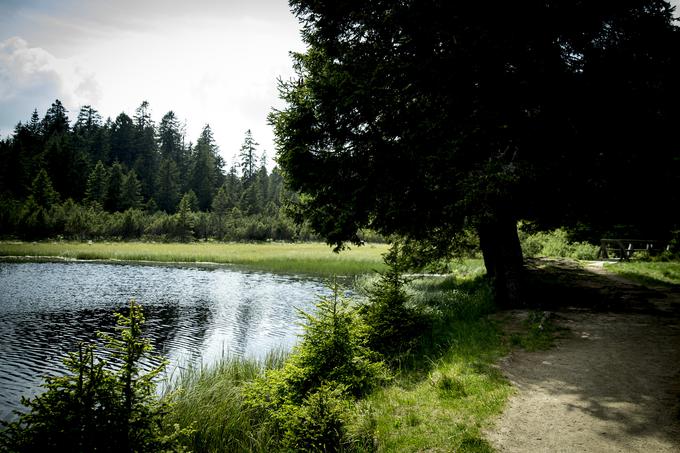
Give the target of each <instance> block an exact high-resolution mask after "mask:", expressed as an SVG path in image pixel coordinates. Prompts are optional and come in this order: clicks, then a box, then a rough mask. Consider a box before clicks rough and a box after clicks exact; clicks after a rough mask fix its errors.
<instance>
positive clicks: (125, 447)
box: [0, 301, 189, 452]
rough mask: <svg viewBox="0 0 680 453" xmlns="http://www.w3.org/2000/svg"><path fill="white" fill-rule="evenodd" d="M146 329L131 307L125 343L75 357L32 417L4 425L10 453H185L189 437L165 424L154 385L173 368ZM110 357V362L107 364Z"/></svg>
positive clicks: (2, 441)
mask: <svg viewBox="0 0 680 453" xmlns="http://www.w3.org/2000/svg"><path fill="white" fill-rule="evenodd" d="M143 324H144V316H143V314H142V309H141V307H140V306H139V305H137V304H136V303H135V302H134V301H131V302H130V306H129V316H127V317H126V316H123V315H118V327H117V328H118V331H119V333H120V335H119V336H118V337H114V336H110V335H101V338H102V339H103V341H104V348H105V351H104V353H100V352H99V351H98V350H97V348H96V347H95V346H94V345H92V344H81V346H80V348H79V350H78V352H77V353H70V354H68V355H67V356H66V358H65V359H64V360H63V362H64V365H65V366H66V368H67V370H68V372H69V373H68V374H67V375H65V376H58V377H48V378H46V382H45V384H44V387H45V388H46V391H45V392H44V393H43V394H41V395H38V396H37V397H35V398H34V399H32V400H29V399H24V400H23V401H22V403H23V404H24V405H25V406H27V407H28V408H29V409H30V411H29V412H25V413H19V412H18V413H17V415H18V416H19V419H18V420H17V421H16V422H13V423H3V424H5V425H6V429H5V430H4V431H2V432H1V433H0V447H3V451H9V452H34V451H35V452H42V451H63V452H71V451H73V452H75V451H103V452H109V451H110V452H120V451H139V452H142V451H144V452H155V451H184V448H183V447H182V446H181V444H180V439H181V438H182V437H184V436H186V435H188V434H189V430H188V429H179V427H178V426H175V427H173V428H172V429H168V428H167V427H165V426H164V423H163V417H164V415H165V414H166V413H167V411H168V410H169V403H168V402H167V401H160V400H159V399H158V397H157V396H156V393H155V384H154V379H155V378H156V377H157V376H158V375H159V373H161V372H162V371H163V370H164V368H165V366H166V362H165V361H164V360H160V359H159V358H158V357H155V356H152V355H150V353H151V350H152V348H151V345H150V343H149V340H148V339H145V338H143V337H142V326H143ZM106 353H108V356H110V357H111V359H104V358H102V357H103V356H106ZM159 360H160V365H158V366H156V367H154V368H153V369H151V370H150V371H147V372H145V371H143V369H142V368H141V365H140V364H141V362H142V361H151V362H153V361H156V362H158V361H159Z"/></svg>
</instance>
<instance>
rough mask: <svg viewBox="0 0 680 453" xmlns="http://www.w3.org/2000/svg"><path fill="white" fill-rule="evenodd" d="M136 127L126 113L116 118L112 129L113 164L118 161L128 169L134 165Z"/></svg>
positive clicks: (111, 157)
mask: <svg viewBox="0 0 680 453" xmlns="http://www.w3.org/2000/svg"><path fill="white" fill-rule="evenodd" d="M134 149H135V127H134V123H133V122H132V119H131V118H130V117H129V116H127V115H126V114H125V113H121V114H120V115H118V116H117V117H116V121H115V122H114V123H113V125H112V128H111V156H110V159H111V161H112V162H115V161H118V162H120V163H121V164H123V165H125V166H126V167H127V168H132V165H133V163H134Z"/></svg>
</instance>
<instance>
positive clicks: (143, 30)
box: [0, 0, 680, 166]
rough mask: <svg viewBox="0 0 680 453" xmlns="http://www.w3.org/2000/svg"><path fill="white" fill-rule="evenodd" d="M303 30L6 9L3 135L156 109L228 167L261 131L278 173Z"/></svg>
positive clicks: (177, 8)
mask: <svg viewBox="0 0 680 453" xmlns="http://www.w3.org/2000/svg"><path fill="white" fill-rule="evenodd" d="M671 3H673V4H674V5H675V6H676V16H678V15H680V6H679V5H680V0H672V1H671ZM299 30H300V26H299V24H298V22H297V19H296V18H295V17H294V16H293V15H292V14H291V13H290V11H289V8H288V3H287V0H240V1H238V0H0V137H7V136H8V135H10V134H11V133H12V131H13V129H14V126H15V125H16V124H17V123H18V122H19V121H27V120H28V119H29V118H30V116H31V113H32V112H33V109H38V113H39V114H40V116H41V117H42V116H43V115H44V113H45V111H46V110H47V108H48V107H49V106H50V104H51V103H52V102H53V101H54V100H55V99H60V100H61V101H62V103H64V105H65V106H66V108H67V109H68V110H69V112H70V113H69V115H70V118H71V120H74V119H75V118H76V116H77V114H78V110H79V109H80V107H81V106H82V105H92V106H93V107H94V108H96V109H97V110H98V111H99V112H100V113H101V114H102V116H103V117H104V118H107V117H111V118H112V119H115V117H116V116H117V115H118V114H119V113H121V112H125V113H127V114H128V115H130V116H133V115H134V111H135V109H136V108H137V107H138V106H139V105H140V104H141V103H142V102H143V101H145V100H146V101H148V102H149V104H150V107H151V112H152V117H153V119H154V120H155V121H156V122H157V123H158V122H159V121H160V119H161V117H162V116H163V115H164V114H165V113H167V112H168V111H169V110H173V111H174V112H175V113H176V115H177V116H178V117H179V118H180V119H182V120H183V121H185V123H186V136H187V140H189V141H196V138H197V137H198V136H199V133H200V131H201V130H202V128H203V127H204V125H205V124H210V127H211V128H212V130H213V132H214V136H215V139H216V142H217V144H218V146H219V147H220V150H221V153H222V156H223V157H224V158H225V160H226V161H227V162H228V163H231V162H232V158H233V156H234V155H235V154H236V153H238V151H239V149H240V147H241V144H242V143H243V138H244V135H245V131H246V130H247V129H251V130H252V133H253V137H254V138H255V140H256V141H257V142H258V143H259V144H260V146H259V151H260V152H261V151H267V154H268V156H269V158H270V166H271V162H272V158H273V157H274V155H275V149H274V145H273V133H272V130H271V127H270V126H269V125H267V120H266V117H267V114H268V113H269V112H270V111H271V109H272V107H282V106H283V104H282V102H281V101H280V100H279V99H278V91H277V82H276V80H277V78H279V77H281V78H283V79H288V78H290V77H292V75H293V71H292V64H291V59H290V56H289V52H290V51H302V50H303V49H304V45H303V43H302V40H301V38H300V32H299Z"/></svg>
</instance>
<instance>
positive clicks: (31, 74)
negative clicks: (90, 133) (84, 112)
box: [0, 36, 101, 136]
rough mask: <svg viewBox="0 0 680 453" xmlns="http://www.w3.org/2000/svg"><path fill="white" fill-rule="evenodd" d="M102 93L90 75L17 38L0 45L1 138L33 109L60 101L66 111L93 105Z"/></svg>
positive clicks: (78, 67)
mask: <svg viewBox="0 0 680 453" xmlns="http://www.w3.org/2000/svg"><path fill="white" fill-rule="evenodd" d="M100 92H101V89H100V87H99V84H98V82H97V80H96V79H95V77H94V75H93V74H92V73H91V72H88V71H86V70H85V69H84V68H82V67H81V66H80V65H79V64H77V63H75V62H73V61H68V60H64V59H59V58H57V57H55V56H54V55H52V54H51V53H50V52H48V51H47V50H45V49H43V48H40V47H31V46H29V44H28V43H27V42H26V41H25V40H24V39H22V38H20V37H17V36H15V37H11V38H9V39H6V40H5V41H2V42H0V135H3V136H5V135H8V134H9V133H10V132H11V131H12V130H13V128H14V126H15V125H16V123H17V122H18V121H21V120H27V119H28V118H29V117H30V115H31V112H32V111H33V109H34V108H37V109H38V111H39V112H44V111H45V110H46V108H47V107H48V106H49V105H50V104H51V103H52V102H53V101H54V100H55V99H60V100H61V101H62V102H63V103H64V105H65V106H66V107H67V108H68V109H72V110H74V109H77V108H78V107H79V106H81V105H83V104H96V103H97V101H99V99H100Z"/></svg>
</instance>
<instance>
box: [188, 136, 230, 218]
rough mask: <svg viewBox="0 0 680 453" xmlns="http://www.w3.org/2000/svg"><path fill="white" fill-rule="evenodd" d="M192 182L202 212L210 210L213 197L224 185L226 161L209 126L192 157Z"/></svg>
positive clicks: (198, 141) (199, 139) (191, 186)
mask: <svg viewBox="0 0 680 453" xmlns="http://www.w3.org/2000/svg"><path fill="white" fill-rule="evenodd" d="M192 161H193V162H192V168H191V180H190V185H189V187H190V188H191V190H193V191H194V193H195V194H196V197H197V198H198V204H199V208H200V210H203V211H205V210H208V209H209V208H210V205H211V203H212V197H213V194H214V193H215V191H216V190H217V188H218V187H220V186H221V185H222V184H223V183H224V173H223V172H222V167H223V165H224V161H223V160H222V159H221V157H220V156H219V154H218V149H217V145H216V144H215V140H214V138H213V135H212V131H211V129H210V126H209V125H206V126H205V127H204V128H203V131H202V132H201V136H200V137H199V138H198V140H197V141H196V146H195V148H194V152H193V156H192Z"/></svg>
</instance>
